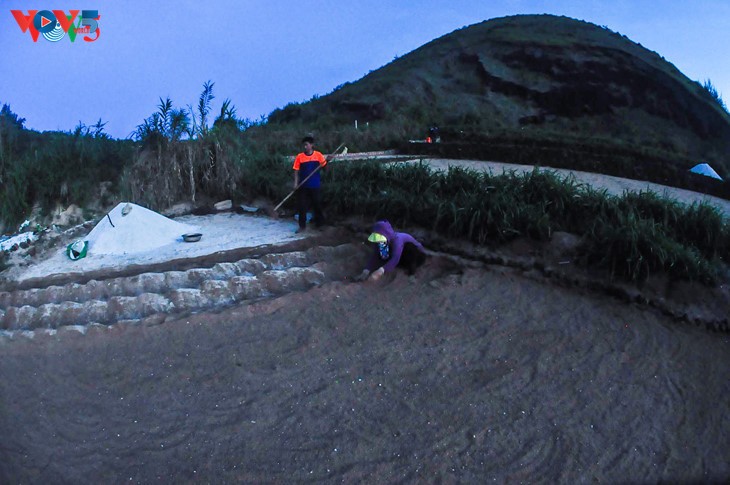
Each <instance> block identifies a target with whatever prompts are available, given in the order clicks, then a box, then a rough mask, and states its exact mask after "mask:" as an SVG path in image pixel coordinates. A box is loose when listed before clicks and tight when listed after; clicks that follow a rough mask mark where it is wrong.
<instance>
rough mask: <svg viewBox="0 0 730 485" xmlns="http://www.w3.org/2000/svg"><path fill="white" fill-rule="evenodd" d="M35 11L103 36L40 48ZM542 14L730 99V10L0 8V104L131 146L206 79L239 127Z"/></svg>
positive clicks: (476, 5)
mask: <svg viewBox="0 0 730 485" xmlns="http://www.w3.org/2000/svg"><path fill="white" fill-rule="evenodd" d="M30 9H33V10H64V11H66V12H68V11H69V10H71V9H76V10H83V9H87V10H98V12H99V14H100V15H101V18H100V20H99V27H100V32H99V37H98V39H97V40H96V41H95V42H84V41H83V39H82V37H83V34H79V36H78V37H77V38H76V40H75V42H73V43H72V42H70V41H69V39H68V37H65V38H62V39H61V40H60V41H58V42H50V41H48V40H46V39H45V38H44V37H43V36H41V37H39V38H38V41H37V42H33V40H32V38H31V35H30V33H29V32H25V33H23V32H22V31H21V29H20V27H19V25H18V23H17V22H16V20H15V18H14V17H13V15H12V14H11V12H10V11H11V10H23V12H24V13H27V11H28V10H30ZM539 13H550V14H556V15H565V16H568V17H572V18H576V19H581V20H586V21H589V22H592V23H595V24H597V25H603V26H606V27H608V28H609V29H611V30H613V31H616V32H618V33H620V34H624V35H626V36H627V37H628V38H629V39H631V40H633V41H635V42H638V43H640V44H642V45H643V46H644V47H646V48H648V49H650V50H652V51H655V52H657V53H658V54H659V55H661V56H663V57H664V58H665V59H666V60H667V61H669V62H671V63H672V64H674V65H675V66H676V67H677V68H678V69H679V70H680V71H682V72H683V73H684V74H685V75H686V76H687V77H689V78H690V79H692V80H697V81H700V82H704V81H705V80H707V79H710V80H711V82H712V83H713V84H714V85H715V87H716V88H717V90H718V91H719V92H720V93H721V94H722V95H723V98H724V99H725V101H726V103H727V102H728V101H730V62H728V55H727V50H726V46H728V45H730V1H728V0H705V1H703V0H700V1H694V2H688V1H686V0H681V1H680V0H676V1H675V0H671V1H663V0H638V1H628V0H615V1H610V2H609V1H606V0H549V1H548V0H544V1H543V0H489V1H487V0H479V1H477V0H473V1H466V0H450V1H443V0H438V1H437V0H421V1H418V2H415V1H397V0H393V1H386V0H381V1H375V0H370V1H365V0H348V1H342V0H314V1H309V0H299V1H291V0H268V1H254V0H241V1H233V0H220V1H215V0H214V1H210V2H200V1H195V2H193V1H175V2H172V1H139V0H131V1H118V0H117V1H109V0H96V1H87V0H83V1H82V0H43V1H37V0H0V73H1V75H0V104H9V105H10V107H11V109H12V111H13V112H15V113H17V114H18V115H19V116H21V117H23V118H25V119H26V127H27V128H31V129H35V130H39V131H44V130H64V131H70V130H72V129H73V128H74V127H75V126H76V125H78V124H79V122H81V123H84V124H87V125H91V124H93V123H95V122H96V121H97V120H98V119H99V118H101V120H102V121H103V122H106V123H107V125H106V128H105V130H106V132H107V133H109V134H111V135H112V136H114V137H117V138H125V137H128V136H129V135H130V134H131V133H132V131H133V130H134V129H135V127H136V126H137V125H138V124H140V123H141V122H142V121H143V120H144V119H145V118H146V117H148V116H150V114H152V113H153V112H154V111H155V110H156V106H157V104H158V103H159V98H160V97H163V98H165V97H168V96H169V97H170V98H171V99H172V101H173V104H174V105H175V106H176V107H186V106H187V105H195V104H196V103H197V99H198V96H199V95H200V92H201V91H202V88H203V83H204V82H206V81H208V80H210V81H212V82H214V83H215V86H214V94H215V96H216V99H215V100H214V101H213V110H214V113H215V112H217V111H219V109H220V105H221V103H222V102H223V101H224V100H225V99H226V98H228V99H230V100H231V101H232V103H233V105H234V106H235V107H236V109H237V114H238V116H239V117H240V118H250V119H259V118H260V117H261V116H262V115H263V116H266V115H268V114H269V113H270V112H271V111H272V110H274V109H276V108H280V107H283V106H285V105H286V104H287V103H290V102H302V101H307V100H309V99H310V98H311V97H312V96H313V95H324V94H327V93H329V92H331V91H332V90H333V89H334V88H335V87H336V86H338V85H340V84H342V83H345V82H354V81H357V80H358V79H360V78H362V77H363V76H364V75H366V74H367V73H368V72H369V71H371V70H376V69H378V68H380V67H382V66H383V65H385V64H387V63H389V62H391V61H392V60H393V59H394V58H395V57H396V56H398V57H400V56H403V55H405V54H407V53H408V52H410V51H412V50H414V49H416V48H418V47H420V46H421V45H423V44H426V43H427V42H429V41H431V40H433V39H436V38H438V37H441V36H442V35H445V34H448V33H450V32H452V31H454V30H456V29H459V28H461V27H464V26H468V25H472V24H475V23H479V22H481V21H483V20H488V19H491V18H495V17H503V16H507V15H516V14H539ZM86 35H89V34H86ZM92 37H93V35H92Z"/></svg>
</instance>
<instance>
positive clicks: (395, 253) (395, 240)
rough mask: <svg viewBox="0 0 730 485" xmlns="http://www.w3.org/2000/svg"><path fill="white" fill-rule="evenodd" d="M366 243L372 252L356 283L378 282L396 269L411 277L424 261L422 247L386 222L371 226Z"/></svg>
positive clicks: (424, 253)
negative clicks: (367, 280)
mask: <svg viewBox="0 0 730 485" xmlns="http://www.w3.org/2000/svg"><path fill="white" fill-rule="evenodd" d="M368 242H369V243H370V244H372V250H373V252H372V254H371V255H370V259H369V261H368V263H367V266H366V267H365V269H364V270H363V271H362V273H360V275H358V276H357V277H356V278H355V280H356V281H365V280H366V279H368V278H369V279H371V280H378V279H379V278H380V277H381V276H383V274H384V273H387V272H389V271H393V270H394V269H395V268H396V267H401V268H404V269H405V270H406V272H407V273H408V274H409V275H412V274H413V273H415V272H416V269H418V267H419V266H421V265H422V264H423V263H424V262H425V261H426V250H425V249H424V247H423V245H422V244H421V243H419V242H418V241H416V239H415V238H414V237H413V236H411V235H410V234H406V233H405V232H396V231H395V230H394V229H393V227H392V226H391V225H390V222H388V221H378V222H376V223H375V224H374V225H373V232H372V234H370V236H369V237H368Z"/></svg>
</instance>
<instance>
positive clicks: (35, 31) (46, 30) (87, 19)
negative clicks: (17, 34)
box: [10, 10, 101, 42]
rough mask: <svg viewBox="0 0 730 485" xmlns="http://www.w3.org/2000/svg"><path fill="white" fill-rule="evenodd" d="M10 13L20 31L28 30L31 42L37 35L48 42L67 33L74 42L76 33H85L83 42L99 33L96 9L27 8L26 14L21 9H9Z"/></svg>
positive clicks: (88, 40)
mask: <svg viewBox="0 0 730 485" xmlns="http://www.w3.org/2000/svg"><path fill="white" fill-rule="evenodd" d="M79 12H81V16H80V17H79ZM10 13H12V14H13V17H15V21H16V22H18V25H19V26H20V30H21V31H22V32H24V33H25V32H27V31H30V36H31V37H32V38H33V42H37V41H38V36H39V35H43V37H44V38H45V39H46V40H48V41H50V42H58V41H59V40H61V39H63V38H64V37H66V35H68V38H69V40H70V41H71V42H75V41H76V36H77V35H78V34H85V35H84V42H94V41H95V40H97V39H98V38H99V35H100V34H101V29H100V28H99V19H100V18H101V16H100V15H99V11H98V10H69V12H68V13H66V12H64V11H63V10H40V11H38V10H28V13H27V14H24V13H23V11H22V10H11V11H10ZM86 34H94V36H93V37H90V36H89V35H86Z"/></svg>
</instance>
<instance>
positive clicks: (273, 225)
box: [10, 203, 305, 281]
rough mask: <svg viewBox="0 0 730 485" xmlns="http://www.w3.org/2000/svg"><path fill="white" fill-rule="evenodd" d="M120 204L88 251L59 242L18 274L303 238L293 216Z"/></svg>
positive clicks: (115, 265) (117, 265)
mask: <svg viewBox="0 0 730 485" xmlns="http://www.w3.org/2000/svg"><path fill="white" fill-rule="evenodd" d="M124 205H126V203H124V204H120V205H118V206H117V207H116V208H115V209H113V210H112V211H111V213H110V217H111V220H112V223H113V224H114V227H112V224H110V223H109V219H108V218H107V217H106V216H105V217H104V218H103V219H102V220H101V221H100V222H99V223H98V224H97V225H96V227H94V229H92V230H91V231H90V232H89V234H88V235H87V236H86V237H85V238H83V239H85V240H88V241H89V252H88V255H87V256H86V257H85V258H83V259H80V260H77V261H72V260H70V259H69V258H68V256H67V255H66V253H65V247H64V248H59V249H58V250H57V251H56V252H55V253H53V254H52V255H51V256H50V257H49V258H47V259H45V260H42V261H39V262H37V263H35V264H33V265H30V266H27V267H23V268H13V269H11V270H10V271H13V272H16V271H17V274H14V275H13V276H12V279H13V280H16V281H24V280H27V279H30V278H38V277H43V276H52V275H59V274H67V273H86V272H90V271H97V270H102V269H123V268H125V267H127V266H130V265H145V264H156V263H162V262H165V261H170V260H177V259H185V258H195V257H200V256H205V255H208V254H214V253H216V252H219V251H228V250H232V249H239V248H249V247H257V246H262V245H267V244H279V243H285V242H288V241H294V240H297V239H302V238H303V237H305V236H302V235H299V234H295V232H294V231H295V230H296V228H297V223H296V222H295V221H294V220H293V219H288V220H276V219H270V218H266V217H256V216H251V215H239V214H235V213H232V212H226V213H220V214H212V215H206V216H183V217H179V218H176V219H175V220H172V219H168V218H166V217H164V216H162V215H160V214H158V213H156V212H153V211H150V210H148V209H145V208H144V207H141V206H136V205H134V206H133V208H132V211H131V212H130V213H129V214H128V215H126V216H122V215H121V208H122V207H123V206H124ZM186 232H200V233H202V234H203V237H202V238H201V240H200V241H198V242H193V243H188V242H184V241H183V239H182V234H184V233H186Z"/></svg>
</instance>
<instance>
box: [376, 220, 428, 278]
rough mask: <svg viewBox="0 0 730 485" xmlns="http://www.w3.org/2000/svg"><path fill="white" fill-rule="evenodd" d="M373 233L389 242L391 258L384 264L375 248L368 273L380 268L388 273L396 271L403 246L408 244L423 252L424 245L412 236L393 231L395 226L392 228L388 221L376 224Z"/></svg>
mask: <svg viewBox="0 0 730 485" xmlns="http://www.w3.org/2000/svg"><path fill="white" fill-rule="evenodd" d="M372 232H377V233H378V234H382V235H383V236H385V238H386V239H387V240H388V245H389V246H390V258H389V259H388V261H386V262H385V264H382V263H383V260H382V259H380V255H379V254H378V250H377V248H375V250H374V251H373V254H372V255H371V256H370V260H369V261H368V265H367V266H366V268H367V270H368V271H373V270H375V269H378V268H379V267H380V266H383V269H384V270H385V272H386V273H387V272H388V271H392V270H394V269H395V267H396V266H398V262H399V261H400V257H401V254H402V253H403V246H404V245H405V244H406V243H412V244H414V245H415V246H416V247H417V248H418V250H419V251H422V252H423V245H422V244H421V243H419V242H418V241H416V239H415V238H414V237H413V236H411V235H410V234H407V233H405V232H395V230H393V226H391V225H390V222H388V221H378V222H376V223H375V224H374V225H373V230H372Z"/></svg>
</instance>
